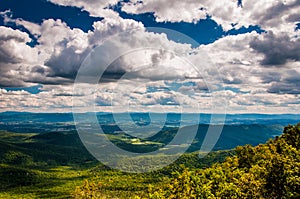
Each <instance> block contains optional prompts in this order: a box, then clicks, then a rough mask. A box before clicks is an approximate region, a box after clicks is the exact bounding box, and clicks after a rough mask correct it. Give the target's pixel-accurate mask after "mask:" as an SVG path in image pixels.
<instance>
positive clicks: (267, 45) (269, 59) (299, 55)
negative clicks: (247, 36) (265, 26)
mask: <svg viewBox="0 0 300 199" xmlns="http://www.w3.org/2000/svg"><path fill="white" fill-rule="evenodd" d="M299 44H300V38H293V39H292V38H291V37H289V36H288V35H286V34H282V35H279V36H275V35H274V34H273V32H272V31H270V32H268V33H266V34H264V36H263V39H258V38H255V39H253V40H252V41H251V42H250V47H251V48H253V49H254V50H256V51H257V52H259V53H262V54H264V59H263V60H261V64H262V65H266V66H271V65H274V66H278V65H283V64H286V63H287V61H288V60H293V61H300V45H299Z"/></svg>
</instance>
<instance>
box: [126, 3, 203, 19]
mask: <svg viewBox="0 0 300 199" xmlns="http://www.w3.org/2000/svg"><path fill="white" fill-rule="evenodd" d="M200 8H201V4H200V2H199V1H195V0H186V1H181V0H172V1H170V0H151V1H136V0H134V1H131V2H129V3H126V4H124V6H123V7H122V10H123V11H125V12H128V13H135V14H140V13H146V12H154V16H155V17H156V21H158V22H166V21H168V22H181V21H184V22H190V23H196V22H197V21H199V20H200V19H205V18H206V12H205V11H204V10H201V9H200Z"/></svg>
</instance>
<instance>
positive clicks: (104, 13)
mask: <svg viewBox="0 0 300 199" xmlns="http://www.w3.org/2000/svg"><path fill="white" fill-rule="evenodd" d="M49 1H51V2H52V3H55V4H58V5H63V6H75V7H79V8H82V9H83V10H85V11H88V12H89V13H90V15H91V16H96V17H105V18H106V17H110V18H115V17H118V14H117V13H115V12H113V11H112V10H110V9H105V8H107V7H108V6H109V5H114V4H116V3H117V2H118V0H76V1H73V0H49Z"/></svg>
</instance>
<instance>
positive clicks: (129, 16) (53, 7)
mask: <svg viewBox="0 0 300 199" xmlns="http://www.w3.org/2000/svg"><path fill="white" fill-rule="evenodd" d="M299 13H300V0H277V1H273V0H261V1H255V0H218V1H208V0H203V1H199V0H186V1H182V0H139V1H136V0H123V1H118V0H76V1H74V0H26V1H23V0H2V1H1V2H0V73H1V75H0V108H1V112H4V111H28V112H71V111H75V112H90V111H97V112H112V111H115V112H124V111H134V112H138V111H143V112H203V113H225V112H226V113H266V114H273V113H298V114H299V113H300V37H299V36H300V34H299V33H300V32H299V29H300V14H299Z"/></svg>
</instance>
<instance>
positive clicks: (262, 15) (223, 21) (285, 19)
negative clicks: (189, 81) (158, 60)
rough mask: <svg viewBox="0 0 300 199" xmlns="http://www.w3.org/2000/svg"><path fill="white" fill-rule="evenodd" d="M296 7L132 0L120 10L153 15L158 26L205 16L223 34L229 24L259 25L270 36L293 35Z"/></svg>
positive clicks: (294, 0)
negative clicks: (269, 31) (287, 33)
mask: <svg viewBox="0 0 300 199" xmlns="http://www.w3.org/2000/svg"><path fill="white" fill-rule="evenodd" d="M299 7H300V3H299V1H298V0H285V1H272V0H271V1H270V0H262V1H255V0H247V1H246V0H245V1H243V2H242V7H240V6H238V1H234V0H219V1H209V0H205V1H197V0H188V1H181V0H172V1H170V0H164V1H160V0H155V1H152V0H151V1H150V0H144V1H137V0H132V1H130V2H129V3H125V5H124V6H123V8H122V9H123V11H126V12H128V13H136V14H139V13H146V12H154V15H155V16H156V20H157V21H159V22H162V21H170V22H180V21H185V22H195V21H198V20H200V19H205V18H206V14H208V15H209V16H211V17H212V19H213V20H215V21H216V22H217V23H218V24H220V25H222V27H223V29H224V30H230V29H232V28H233V26H232V24H236V25H235V28H240V27H242V26H245V27H248V26H250V25H259V26H261V27H262V28H263V29H265V30H272V31H274V32H294V29H295V24H296V23H297V22H299V17H297V14H298V13H299Z"/></svg>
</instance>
